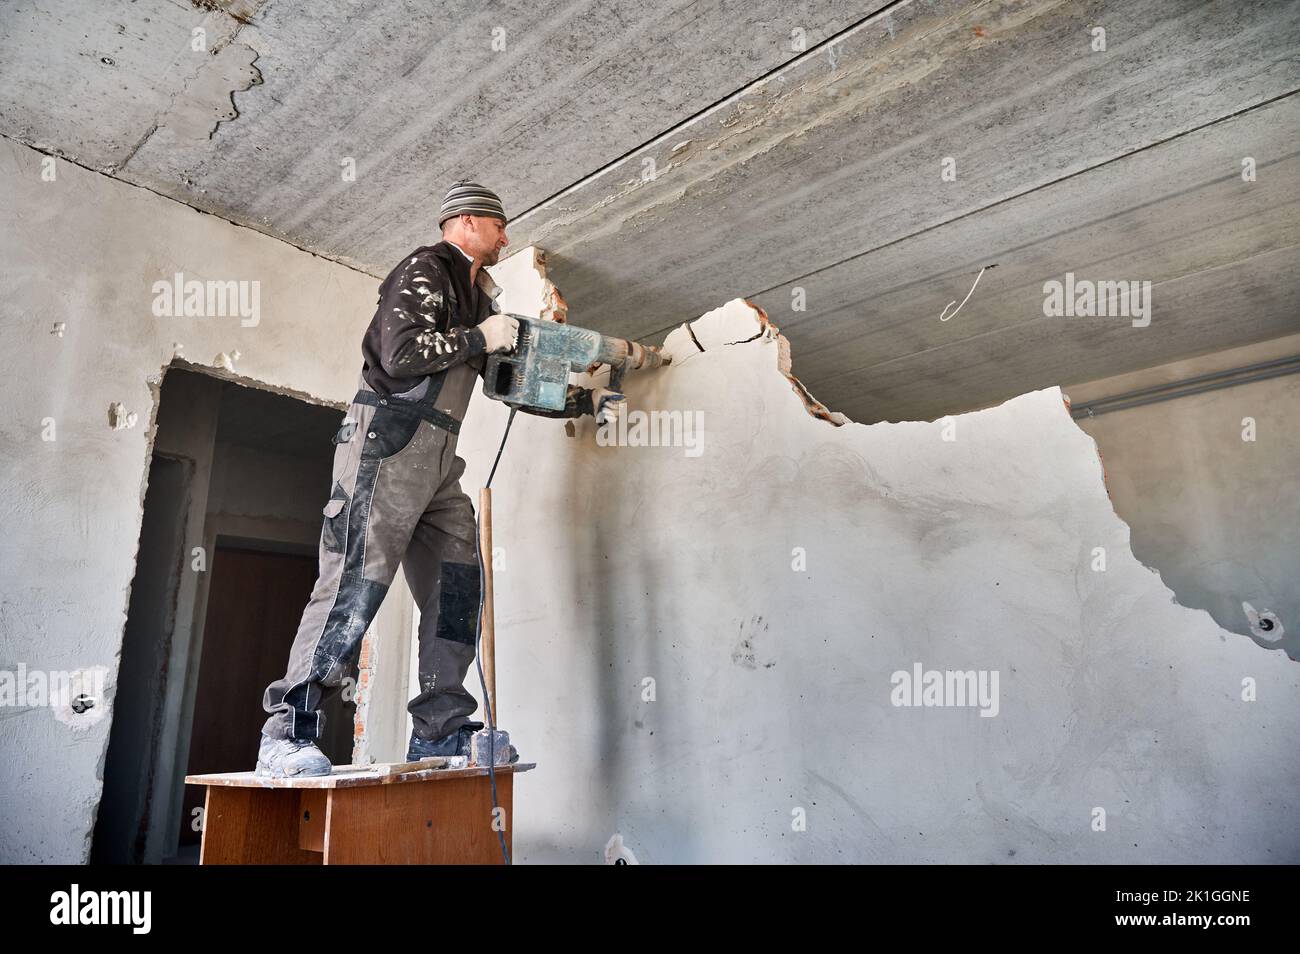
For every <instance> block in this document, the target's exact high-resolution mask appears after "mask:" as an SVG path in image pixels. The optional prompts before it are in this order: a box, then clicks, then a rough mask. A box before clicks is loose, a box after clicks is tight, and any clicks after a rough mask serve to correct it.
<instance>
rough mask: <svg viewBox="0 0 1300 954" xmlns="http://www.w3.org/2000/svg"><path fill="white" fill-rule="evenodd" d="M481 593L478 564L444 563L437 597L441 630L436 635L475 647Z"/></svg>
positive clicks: (439, 627) (439, 628)
mask: <svg viewBox="0 0 1300 954" xmlns="http://www.w3.org/2000/svg"><path fill="white" fill-rule="evenodd" d="M479 592H480V591H479V582H478V566H477V565H476V564H473V563H444V564H443V565H442V586H441V591H440V594H439V600H438V630H437V632H436V633H434V635H435V636H437V637H439V638H441V639H450V640H452V641H453V642H457V643H465V644H467V645H469V646H473V645H474V631H475V629H476V628H477V623H478V601H479Z"/></svg>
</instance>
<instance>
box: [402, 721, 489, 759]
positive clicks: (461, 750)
mask: <svg viewBox="0 0 1300 954" xmlns="http://www.w3.org/2000/svg"><path fill="white" fill-rule="evenodd" d="M481 728H483V723H482V722H466V723H465V724H464V725H463V726H461V727H460V728H459V729H457V730H456V731H455V732H449V733H448V734H446V735H444V736H443V737H442V738H441V739H434V740H432V741H430V740H429V739H422V738H420V737H419V736H418V735H416V734H415V730H414V729H412V730H411V741H410V742H409V743H408V744H407V746H406V761H408V762H418V761H420V759H427V758H429V757H430V756H431V755H468V754H469V740H470V736H472V735H473V734H474V733H475V732H477V731H478V730H479V729H481Z"/></svg>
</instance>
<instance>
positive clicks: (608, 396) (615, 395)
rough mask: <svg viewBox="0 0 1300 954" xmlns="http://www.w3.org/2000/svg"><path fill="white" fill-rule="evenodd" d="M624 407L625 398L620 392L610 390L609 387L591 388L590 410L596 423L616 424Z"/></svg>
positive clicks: (625, 403) (625, 404)
mask: <svg viewBox="0 0 1300 954" xmlns="http://www.w3.org/2000/svg"><path fill="white" fill-rule="evenodd" d="M626 407H627V398H626V397H624V396H623V394H622V393H621V392H619V391H611V390H610V389H609V388H592V389H591V410H592V414H593V415H595V418H596V423H597V424H612V425H615V426H617V425H618V420H619V418H620V417H622V416H623V409H624V408H626Z"/></svg>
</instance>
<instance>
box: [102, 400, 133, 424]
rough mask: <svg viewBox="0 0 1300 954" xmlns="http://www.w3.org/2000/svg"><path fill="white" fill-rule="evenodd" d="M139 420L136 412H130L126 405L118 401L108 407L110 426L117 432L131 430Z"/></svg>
mask: <svg viewBox="0 0 1300 954" xmlns="http://www.w3.org/2000/svg"><path fill="white" fill-rule="evenodd" d="M139 420H140V415H139V414H137V413H136V412H135V411H130V412H128V411H127V409H126V407H125V406H124V405H122V404H120V403H118V402H116V401H115V402H113V403H112V404H110V405H109V406H108V426H109V427H111V428H112V429H113V430H115V431H125V430H129V429H131V428H133V427H135V425H136V423H137V422H138V421H139Z"/></svg>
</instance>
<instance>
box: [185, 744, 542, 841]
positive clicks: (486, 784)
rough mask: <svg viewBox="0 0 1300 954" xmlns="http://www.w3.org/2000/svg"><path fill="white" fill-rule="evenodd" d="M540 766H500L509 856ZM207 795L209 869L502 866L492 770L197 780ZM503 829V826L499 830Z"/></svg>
mask: <svg viewBox="0 0 1300 954" xmlns="http://www.w3.org/2000/svg"><path fill="white" fill-rule="evenodd" d="M536 767H537V763H535V762H516V763H514V764H512V765H498V766H497V772H496V777H497V801H498V804H499V805H500V807H501V809H502V811H501V815H500V817H501V819H502V820H503V822H504V825H505V830H504V831H502V832H501V834H503V835H504V836H505V840H506V849H507V850H508V851H513V847H512V843H511V831H512V829H513V827H514V825H513V811H512V809H513V788H514V785H513V783H514V776H515V773H517V772H526V771H528V770H529V769H533V768H536ZM185 782H186V784H189V785H204V786H206V787H207V798H206V801H205V808H204V812H203V846H202V849H201V853H200V856H199V863H200V864H204V865H259V864H273V865H319V864H326V865H345V864H351V865H365V864H377V865H383V864H396V865H401V864H417V865H436V864H460V865H465V864H502V863H503V859H502V857H501V845H500V842H499V841H498V840H497V832H496V830H494V829H493V827H492V787H491V782H490V781H489V779H488V770H487V768H486V767H483V768H480V767H477V766H471V767H470V768H462V769H448V768H428V769H419V768H407V769H402V770H397V771H394V770H393V769H392V767H391V766H389V765H386V764H380V765H370V766H351V765H349V766H336V767H335V768H334V771H333V773H332V774H330V775H315V776H310V777H308V778H259V777H258V776H256V775H254V774H253V773H252V772H231V773H228V774H224V775H187V776H186V777H185ZM498 827H500V826H498Z"/></svg>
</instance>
